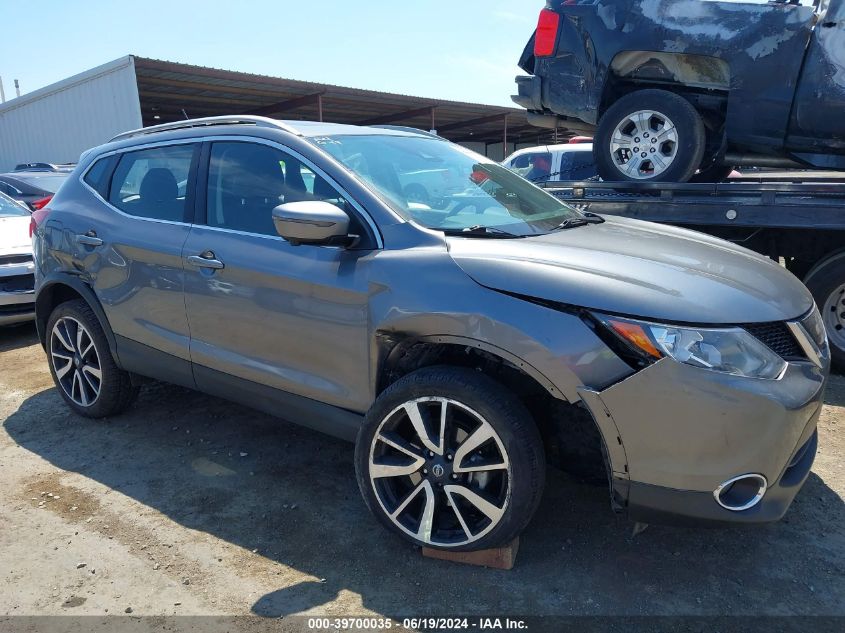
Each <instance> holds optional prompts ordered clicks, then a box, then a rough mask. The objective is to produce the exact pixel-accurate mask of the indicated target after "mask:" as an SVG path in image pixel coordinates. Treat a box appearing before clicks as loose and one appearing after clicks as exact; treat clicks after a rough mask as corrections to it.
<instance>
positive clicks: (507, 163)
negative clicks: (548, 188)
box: [502, 143, 598, 183]
mask: <svg viewBox="0 0 845 633" xmlns="http://www.w3.org/2000/svg"><path fill="white" fill-rule="evenodd" d="M502 165H503V166H504V167H507V168H508V169H510V170H511V171H513V172H516V173H517V174H519V175H520V176H522V177H523V178H526V179H527V180H530V181H531V182H534V183H543V182H557V181H561V180H570V181H571V180H589V179H591V178H595V177H596V175H597V174H598V172H597V171H596V165H595V163H594V162H593V144H592V143H574V144H572V143H570V144H567V145H541V146H539V147H526V148H525V149H521V150H518V151H516V152H514V153H513V154H511V155H510V156H508V157H507V158H506V159H505V160H504V161H502Z"/></svg>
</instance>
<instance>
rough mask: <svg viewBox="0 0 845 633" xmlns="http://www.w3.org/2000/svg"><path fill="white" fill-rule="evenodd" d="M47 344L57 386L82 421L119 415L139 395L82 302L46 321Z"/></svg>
mask: <svg viewBox="0 0 845 633" xmlns="http://www.w3.org/2000/svg"><path fill="white" fill-rule="evenodd" d="M80 328H81V333H80ZM46 343H47V344H46V348H47V362H48V365H49V366H50V374H51V375H52V376H53V382H54V383H55V384H56V388H57V389H58V391H59V393H60V394H61V395H62V398H64V400H65V402H66V403H67V404H68V406H70V408H71V409H73V410H74V411H75V412H76V413H78V414H79V415H83V416H85V417H88V418H104V417H108V416H112V415H116V414H118V413H120V412H121V411H123V410H125V409H126V408H127V407H128V406H129V405H130V404H131V403H132V401H133V400H134V399H135V396H136V395H137V394H138V389H137V387H133V386H132V381H131V380H130V377H129V374H128V373H127V372H125V371H123V370H122V369H120V368H119V367H118V366H117V365H116V364H115V362H114V359H113V358H112V355H111V351H110V350H109V344H108V340H107V339H106V335H105V333H104V332H103V328H102V326H101V325H100V321H99V319H98V318H97V315H95V314H94V311H93V310H91V308H90V306H89V305H88V304H87V303H86V302H85V301H83V300H82V299H77V300H74V301H68V302H66V303H62V304H60V305H58V306H56V308H55V309H54V310H53V312H52V313H51V314H50V318H49V319H48V320H47V336H46ZM80 349H81V351H80ZM97 374H99V378H98V377H97Z"/></svg>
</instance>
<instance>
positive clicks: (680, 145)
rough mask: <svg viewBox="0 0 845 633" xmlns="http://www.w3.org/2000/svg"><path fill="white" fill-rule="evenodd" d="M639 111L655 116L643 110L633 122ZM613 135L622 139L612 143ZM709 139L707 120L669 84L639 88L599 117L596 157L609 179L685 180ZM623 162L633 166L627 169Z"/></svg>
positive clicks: (595, 143)
mask: <svg viewBox="0 0 845 633" xmlns="http://www.w3.org/2000/svg"><path fill="white" fill-rule="evenodd" d="M638 113H650V114H651V115H652V116H650V117H648V118H645V117H646V116H647V114H644V115H643V118H641V119H640V118H638V122H637V123H635V122H634V120H633V119H632V117H634V116H635V115H637V114H638ZM669 123H671V126H670V125H669ZM672 130H674V132H672ZM617 132H618V134H617ZM646 135H648V138H646ZM614 139H618V143H616V144H615V145H614V147H611V143H612V142H616V141H614ZM646 143H648V145H646ZM706 143H707V136H706V133H705V129H704V123H703V122H702V120H701V116H700V115H699V114H698V112H696V110H695V108H694V107H693V106H692V104H691V103H690V102H689V101H687V100H686V99H684V98H683V97H680V96H678V95H676V94H675V93H673V92H668V91H666V90H638V91H637V92H632V93H630V94H627V95H625V96H624V97H622V98H621V99H619V101H617V102H616V103H614V104H613V105H612V106H611V107H610V108H608V110H607V112H605V113H604V115H603V116H602V117H601V121H599V125H598V129H597V130H596V135H595V138H594V139H593V158H594V160H595V163H596V167H597V168H598V172H599V175H600V176H601V177H602V179H604V180H605V181H608V182H618V181H633V182H649V181H651V182H687V181H688V180H689V179H690V178H692V176H693V174H695V172H696V170H697V169H698V168H699V167H700V166H701V161H702V159H703V157H704V149H705V145H706ZM624 148H627V149H624ZM646 148H647V149H648V151H645V150H646ZM635 149H636V150H637V152H636V153H635V152H634V151H633V150H635ZM614 150H615V151H614ZM651 150H655V151H654V152H652V151H651ZM643 154H645V157H643ZM624 156H628V157H629V158H628V159H627V160H625V159H624V158H623V157H624ZM632 161H636V163H635V162H632ZM658 161H659V162H660V164H661V165H662V166H658ZM620 164H621V166H620ZM624 165H628V166H630V169H629V171H626V170H625V169H626V168H625V167H624ZM637 165H639V168H635V167H636V166H637ZM649 166H650V167H649Z"/></svg>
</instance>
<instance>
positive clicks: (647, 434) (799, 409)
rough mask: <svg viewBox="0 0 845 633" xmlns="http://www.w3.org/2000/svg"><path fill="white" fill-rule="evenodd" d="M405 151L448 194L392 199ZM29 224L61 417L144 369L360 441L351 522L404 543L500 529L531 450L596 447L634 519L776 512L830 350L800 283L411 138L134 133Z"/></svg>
mask: <svg viewBox="0 0 845 633" xmlns="http://www.w3.org/2000/svg"><path fill="white" fill-rule="evenodd" d="M412 162H413V163H416V168H417V169H419V170H426V169H430V168H433V167H434V166H436V168H437V169H447V170H449V171H450V172H451V173H452V175H453V177H454V178H455V179H456V180H457V181H460V182H461V183H463V186H462V187H461V190H460V191H458V192H457V193H454V194H450V195H449V196H448V199H447V200H446V203H447V204H445V206H443V207H442V208H433V207H431V206H429V205H426V204H423V203H421V202H419V201H418V200H415V199H412V197H410V196H408V195H407V194H406V192H405V190H404V187H403V185H402V183H401V181H400V179H399V177H398V174H397V165H398V164H400V163H401V164H402V165H404V167H403V168H404V169H407V168H408V166H409V164H410V163H412ZM306 176H307V178H306ZM185 178H187V179H188V182H189V185H188V187H187V189H186V191H187V193H186V195H184V196H181V195H179V190H178V182H179V181H180V180H183V179H185ZM129 181H132V182H136V183H137V186H133V187H132V188H130V189H127V188H126V187H125V183H126V182H129ZM309 183H310V184H309ZM35 223H36V228H35V239H34V248H35V259H36V287H37V300H36V314H37V317H36V322H37V325H38V332H39V336H40V338H41V341H42V344H43V345H44V348H45V350H46V352H47V356H48V362H49V367H50V372H51V374H52V376H53V379H54V381H55V383H56V386H57V389H58V391H59V393H60V394H61V396H62V398H64V400H65V402H66V403H67V404H68V406H69V407H70V408H71V409H72V410H73V411H75V412H77V413H79V414H81V415H84V416H89V417H95V418H96V417H103V416H112V415H117V414H118V413H120V412H121V411H122V410H124V409H125V408H126V407H127V406H129V404H130V403H131V402H132V400H133V398H134V396H135V394H136V391H137V385H138V384H139V383H140V382H141V381H142V379H141V377H150V378H155V379H159V380H164V381H168V382H172V383H176V384H179V385H183V386H187V387H191V388H196V389H200V390H203V391H207V392H209V393H213V394H215V395H217V396H222V397H225V398H229V399H232V400H235V401H239V402H243V403H245V404H247V405H249V406H252V407H257V408H260V409H263V410H265V411H268V412H271V413H273V414H276V415H281V416H282V417H285V418H287V419H289V420H291V421H294V422H298V423H301V424H305V425H308V426H311V427H314V428H317V429H320V430H322V431H325V432H328V433H332V434H334V435H337V436H339V437H344V438H347V439H351V440H355V442H356V449H355V469H356V476H357V481H358V484H359V487H360V489H361V493H362V495H363V497H364V500H365V502H366V503H367V505H368V507H369V508H370V509H371V510H372V512H373V514H374V515H375V516H376V517H377V518H378V520H379V521H381V522H382V523H383V524H384V525H385V526H386V527H387V528H389V529H390V530H392V531H394V532H395V533H396V534H399V535H401V536H403V537H404V538H406V539H408V540H409V541H411V542H413V543H416V544H419V545H428V546H431V547H436V548H442V549H453V550H473V549H483V548H487V547H493V546H498V545H501V544H503V543H506V542H508V541H509V540H510V539H512V538H514V537H515V536H516V535H517V534H519V533H520V531H521V530H522V529H523V528H524V527H525V526H526V525H527V523H528V522H529V520H530V519H531V517H532V515H533V514H534V511H535V510H536V508H537V505H538V503H539V501H540V495H541V492H542V489H543V484H544V480H545V463H546V458H547V455H548V456H549V457H550V459H555V460H560V462H561V463H563V464H567V465H573V464H575V463H577V460H576V456H580V457H581V458H585V457H586V458H588V460H589V458H591V457H595V458H596V459H597V462H596V463H597V464H598V465H599V468H600V472H601V473H603V474H606V475H607V477H608V480H609V482H610V485H611V499H612V504H613V507H614V508H616V509H617V510H620V511H626V512H627V513H628V515H629V516H630V517H632V518H634V519H637V520H641V521H652V520H663V521H667V520H668V521H672V520H674V521H691V522H693V523H699V524H700V523H708V522H715V523H719V522H726V523H751V522H762V521H773V520H777V519H779V518H780V517H781V516H782V515H783V514H784V513H785V512H786V510H787V508H788V507H789V505H790V503H791V501H792V499H793V498H794V497H795V495H796V493H797V492H798V490H799V488H800V487H801V485H802V484H803V482H804V480H805V478H806V477H807V475H808V473H809V471H810V466H811V465H812V462H813V459H814V455H815V452H816V443H817V439H816V421H817V419H818V416H819V412H820V411H821V406H822V397H823V391H824V386H825V383H826V379H827V375H828V371H829V364H830V359H829V349H828V345H827V342H826V338H825V332H824V328H823V326H822V324H821V318H820V316H819V312H818V310H817V309H816V308H815V306H814V304H813V300H812V298H811V297H810V295H809V293H808V291H807V290H806V288H804V286H803V285H801V283H800V282H799V281H798V280H797V279H795V277H793V276H792V275H791V274H790V273H788V272H787V271H786V270H785V269H783V268H782V267H780V266H778V265H777V264H775V263H774V262H772V261H771V260H769V259H767V258H765V257H763V256H760V255H757V254H755V253H753V252H751V251H748V250H746V249H743V248H741V247H739V246H735V245H733V244H730V243H728V242H724V241H721V240H718V239H715V238H711V237H708V236H705V235H702V234H699V233H694V232H690V231H685V230H682V229H678V228H674V227H667V226H661V225H657V224H649V223H645V222H640V221H636V220H630V219H621V218H613V217H608V218H606V219H605V218H601V217H599V216H596V215H589V214H583V213H581V212H579V211H578V210H576V209H574V208H572V207H570V206H568V205H567V204H565V203H563V202H561V201H559V200H558V199H556V198H555V197H553V196H551V195H549V194H547V193H546V192H545V191H543V190H542V189H540V188H538V187H536V186H534V185H532V184H531V183H529V182H527V181H526V180H524V179H523V178H521V177H519V176H517V175H516V174H514V173H512V172H510V171H509V170H507V169H505V168H504V167H502V166H501V165H498V164H496V163H494V162H492V161H490V160H489V159H487V158H484V157H482V156H480V155H478V154H475V153H473V152H471V151H469V150H467V149H465V148H463V147H460V146H458V145H454V144H452V143H449V142H448V141H445V140H443V139H440V138H438V137H436V136H434V135H431V134H427V133H420V132H413V131H409V130H406V131H402V130H386V129H378V128H365V127H355V126H346V125H336V124H327V123H309V122H302V121H295V122H281V121H273V120H270V119H263V118H260V117H219V118H211V119H199V120H195V121H182V122H179V123H173V124H166V125H162V126H156V127H152V128H146V129H143V130H138V131H135V132H129V133H126V134H123V135H120V136H118V137H116V138H115V139H113V140H112V142H110V143H108V144H106V145H104V146H102V147H98V148H96V149H94V150H92V151H90V152H89V153H87V154H86V155H85V157H84V159H83V160H82V161H81V162H80V164H79V166H78V167H77V169H76V170H75V171H74V173H73V175H72V176H71V177H70V179H69V180H68V182H67V183H66V184H65V186H63V187H62V188H61V190H60V191H59V192H58V193H57V194H56V197H55V198H54V199H53V200H52V202H51V203H50V205H49V206H48V207H46V208H45V209H42V210H41V211H39V212H37V217H35ZM350 529H353V526H350Z"/></svg>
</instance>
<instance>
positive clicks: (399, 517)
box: [355, 366, 546, 551]
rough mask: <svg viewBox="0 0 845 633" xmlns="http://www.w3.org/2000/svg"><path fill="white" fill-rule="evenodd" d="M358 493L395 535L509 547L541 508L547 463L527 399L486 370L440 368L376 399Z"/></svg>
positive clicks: (419, 541) (359, 460)
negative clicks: (505, 386) (488, 373)
mask: <svg viewBox="0 0 845 633" xmlns="http://www.w3.org/2000/svg"><path fill="white" fill-rule="evenodd" d="M355 472H356V475H357V478H358V486H359V488H360V489H361V494H362V495H363V497H364V501H365V502H366V504H367V507H368V508H369V509H370V511H371V512H372V513H373V514H374V515H375V516H376V518H377V519H378V520H379V521H380V522H381V523H382V524H383V525H384V526H385V527H387V528H388V529H389V530H391V531H393V532H394V533H396V534H398V535H399V536H401V537H403V538H405V539H406V540H408V541H410V542H412V543H414V544H416V545H420V546H426V547H431V548H435V549H444V550H452V551H472V550H479V549H488V548H491V547H497V546H500V545H504V544H506V543H508V542H510V541H511V540H513V539H514V538H515V537H516V536H517V535H518V534H519V533H520V532H521V531H522V530H523V529H524V528H525V526H526V525H528V522H529V521H530V520H531V517H532V516H533V515H534V512H535V510H536V509H537V506H538V504H539V502H540V496H541V494H542V491H543V483H544V481H545V476H546V462H545V454H544V451H543V442H542V440H541V439H540V433H539V431H538V430H537V426H536V425H535V423H534V420H533V419H532V417H531V414H530V413H529V412H528V410H527V409H526V408H525V407H524V406H523V404H522V403H521V402H520V400H519V399H518V398H517V397H516V396H515V395H514V394H513V393H511V392H510V391H508V390H507V389H506V388H504V387H503V386H502V385H501V384H499V383H497V382H495V381H494V380H492V379H491V378H489V377H487V376H485V375H484V374H483V373H481V372H479V371H475V370H473V369H467V368H463V367H449V366H436V367H427V368H424V369H419V370H417V371H415V372H413V373H411V374H408V375H407V376H405V377H403V378H401V379H399V380H398V381H396V382H395V383H393V384H392V385H391V386H390V387H388V388H387V389H385V391H384V392H383V393H382V394H381V395H380V396H379V397H378V398H377V399H376V401H375V404H373V406H372V408H371V409H370V410H369V412H368V413H367V415H366V417H365V419H364V424H363V425H362V426H361V430H360V431H359V432H358V439H357V442H356V445H355Z"/></svg>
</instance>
